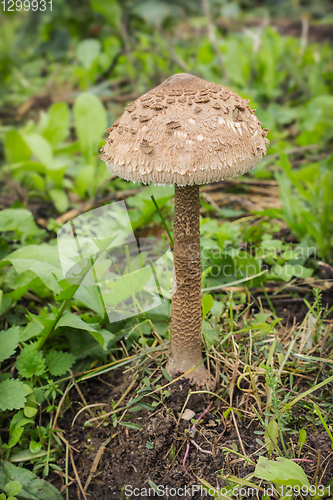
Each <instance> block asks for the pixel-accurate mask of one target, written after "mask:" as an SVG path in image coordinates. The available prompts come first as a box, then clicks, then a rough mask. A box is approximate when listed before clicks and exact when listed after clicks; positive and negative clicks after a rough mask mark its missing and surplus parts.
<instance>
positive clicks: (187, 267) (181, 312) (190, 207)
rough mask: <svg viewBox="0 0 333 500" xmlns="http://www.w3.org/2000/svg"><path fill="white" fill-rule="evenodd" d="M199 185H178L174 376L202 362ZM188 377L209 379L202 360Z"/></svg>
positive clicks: (201, 382)
mask: <svg viewBox="0 0 333 500" xmlns="http://www.w3.org/2000/svg"><path fill="white" fill-rule="evenodd" d="M199 216H200V198H199V186H177V185H176V186H175V216H174V284H173V286H174V290H173V292H174V293H173V297H172V317H171V348H170V356H169V362H168V365H167V370H168V372H169V373H170V375H171V376H172V377H176V376H177V375H179V374H180V373H185V372H186V371H188V370H190V369H191V368H193V367H194V366H196V365H198V364H199V363H200V362H201V361H202V353H201V316H202V313H201V259H200V226H199ZM187 377H188V378H189V379H191V380H192V381H193V382H194V383H195V384H196V385H197V386H204V385H205V384H206V383H207V382H208V373H207V370H206V368H205V366H204V364H203V363H202V364H201V365H199V366H198V367H197V368H195V369H194V370H193V371H192V372H190V373H189V374H188V375H187Z"/></svg>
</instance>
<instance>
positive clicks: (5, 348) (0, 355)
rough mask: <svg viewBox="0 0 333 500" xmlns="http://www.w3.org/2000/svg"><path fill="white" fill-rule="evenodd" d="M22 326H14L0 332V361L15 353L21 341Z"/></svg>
mask: <svg viewBox="0 0 333 500" xmlns="http://www.w3.org/2000/svg"><path fill="white" fill-rule="evenodd" d="M19 338H20V327H18V326H13V327H12V328H8V330H6V331H5V330H2V331H1V332H0V345H1V351H0V363H1V362H2V361H4V360H5V359H7V358H10V356H12V354H14V352H15V350H16V347H17V345H18V343H19Z"/></svg>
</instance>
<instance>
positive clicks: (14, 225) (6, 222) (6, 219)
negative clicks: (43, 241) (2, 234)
mask: <svg viewBox="0 0 333 500" xmlns="http://www.w3.org/2000/svg"><path fill="white" fill-rule="evenodd" d="M0 231H15V232H16V234H17V235H18V236H23V238H26V237H28V236H33V235H35V234H37V233H38V232H39V229H38V227H37V226H36V224H35V220H34V217H33V215H32V213H31V212H30V211H29V210H26V209H25V208H7V209H6V210H2V211H1V212H0Z"/></svg>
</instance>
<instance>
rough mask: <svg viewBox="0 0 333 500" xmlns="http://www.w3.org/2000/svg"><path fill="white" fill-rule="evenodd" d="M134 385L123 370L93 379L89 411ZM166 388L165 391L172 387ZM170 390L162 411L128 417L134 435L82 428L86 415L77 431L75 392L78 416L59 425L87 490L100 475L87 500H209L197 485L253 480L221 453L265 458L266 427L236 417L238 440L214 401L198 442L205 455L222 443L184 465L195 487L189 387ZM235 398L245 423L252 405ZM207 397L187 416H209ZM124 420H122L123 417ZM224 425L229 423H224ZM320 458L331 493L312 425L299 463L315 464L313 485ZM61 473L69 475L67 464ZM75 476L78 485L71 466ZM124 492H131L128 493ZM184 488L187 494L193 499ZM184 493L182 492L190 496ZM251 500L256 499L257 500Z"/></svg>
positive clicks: (330, 465)
mask: <svg viewBox="0 0 333 500" xmlns="http://www.w3.org/2000/svg"><path fill="white" fill-rule="evenodd" d="M130 382H131V380H130V372H128V373H127V374H124V373H122V370H121V369H119V370H118V371H115V372H111V373H109V374H108V375H107V376H106V377H105V376H103V380H101V379H100V380H98V379H97V378H95V379H91V380H90V381H88V382H87V383H83V384H81V385H80V387H81V390H82V391H83V394H84V397H85V398H86V400H87V402H88V404H96V403H111V401H112V400H114V401H116V402H117V401H118V400H119V399H120V397H121V396H122V394H123V393H124V391H125V390H126V388H127V387H128V385H129V384H130ZM164 382H165V383H167V380H165V381H164ZM161 384H163V382H161ZM134 387H135V386H134ZM172 387H173V389H172V392H171V389H170V387H169V388H168V389H170V392H171V394H170V396H169V397H168V398H166V399H165V400H164V401H163V404H160V405H159V406H158V407H157V408H156V410H154V411H148V410H141V411H138V412H135V413H129V412H127V414H126V417H125V418H126V421H130V422H133V423H136V424H139V425H140V426H141V429H140V430H133V429H130V428H127V427H124V426H121V425H118V426H117V427H113V426H112V424H111V422H110V420H108V419H106V421H105V422H104V424H103V423H101V422H103V421H102V420H98V421H97V424H98V427H97V426H96V427H86V426H84V423H85V422H86V421H87V420H89V419H90V418H91V416H90V415H89V414H88V413H87V412H86V411H85V412H82V413H80V415H79V416H78V418H77V419H76V420H75V423H74V425H73V428H71V427H72V421H73V419H74V417H75V415H76V413H77V412H78V411H79V409H80V408H82V406H83V405H82V404H81V403H80V402H74V401H73V399H74V400H80V399H81V397H80V396H79V395H78V393H75V392H74V391H75V389H73V392H72V393H71V400H72V405H71V408H70V409H71V410H72V411H70V410H69V409H67V411H66V412H65V413H64V414H63V416H62V417H61V418H59V421H58V426H59V427H60V428H61V429H62V430H63V431H64V437H66V439H67V440H68V441H69V443H70V445H71V446H72V447H74V450H73V456H74V461H75V466H76V469H77V473H78V476H79V478H80V481H81V484H82V487H83V488H84V486H85V484H86V481H87V479H88V476H89V474H90V472H91V470H95V472H94V473H93V475H92V480H91V482H90V484H89V486H88V488H87V499H89V500H110V499H116V500H120V499H123V500H125V499H127V498H133V499H134V498H140V499H144V498H150V497H156V498H162V499H169V498H170V499H171V498H177V499H178V498H179V499H184V500H185V499H186V500H187V499H191V500H193V499H194V500H195V499H199V498H202V497H203V496H204V492H203V490H202V491H200V490H199V491H195V488H194V485H200V481H199V478H200V479H203V480H205V481H207V482H208V483H210V484H211V485H212V486H213V487H217V486H219V487H220V488H222V487H223V486H225V484H226V483H225V482H224V481H223V479H222V478H221V477H220V476H221V474H222V473H223V474H232V475H235V476H237V477H238V478H243V477H245V476H246V475H247V474H249V473H251V472H253V470H254V467H253V466H252V465H251V464H246V463H245V462H244V460H242V459H239V457H238V456H236V455H235V454H232V453H229V454H228V453H226V452H225V451H223V450H222V448H223V447H225V448H232V449H233V450H234V451H238V452H239V453H242V448H241V443H240V440H241V442H242V444H243V447H244V449H245V452H246V454H247V456H248V457H250V458H251V460H253V461H254V462H256V461H257V459H258V457H259V455H260V450H261V452H262V449H261V445H260V444H258V442H257V441H256V438H262V436H257V435H256V434H254V431H255V430H258V429H260V427H258V424H257V422H256V421H255V420H252V421H251V420H249V419H247V418H245V419H244V420H241V419H240V418H239V417H237V426H238V430H239V434H240V436H239V437H238V435H237V432H236V429H235V425H234V422H233V419H232V416H231V414H229V417H228V418H227V424H226V427H225V426H224V424H223V423H220V422H217V421H216V419H218V418H220V417H221V414H222V412H223V411H225V410H226V409H227V408H228V405H227V403H223V402H222V401H220V400H214V401H213V404H212V407H211V409H210V410H209V412H208V413H207V414H206V415H205V416H204V419H203V422H202V423H201V424H199V425H198V426H197V433H196V435H195V438H194V439H195V441H196V443H197V444H199V445H200V446H201V447H202V449H204V450H212V449H213V447H214V441H216V440H218V441H217V443H216V452H215V455H214V456H213V455H211V454H206V453H203V452H201V451H199V450H197V449H196V448H195V447H194V446H193V445H191V448H190V452H189V456H188V458H187V460H186V468H187V471H188V472H189V474H190V475H191V476H192V477H194V479H191V478H190V477H188V476H186V474H185V473H184V470H183V466H182V463H183V459H184V454H185V450H186V445H187V443H188V437H187V436H188V434H187V432H186V431H187V429H190V427H191V423H189V422H188V421H185V420H180V423H179V426H177V421H178V414H179V412H180V411H181V410H182V407H183V404H184V402H185V399H186V396H187V394H188V390H189V388H190V387H189V385H188V383H187V382H185V383H179V382H178V385H177V384H173V385H172ZM237 391H238V390H237ZM237 391H236V392H235V394H234V405H235V406H237V407H238V408H239V411H241V412H242V413H243V415H247V414H248V412H247V409H250V406H251V400H250V401H249V400H248V399H246V398H244V397H243V398H242V397H241V396H242V393H241V392H240V391H239V393H237ZM205 396H206V395H202V394H200V395H197V394H195V395H192V396H191V397H190V400H189V402H188V404H187V408H189V409H191V410H193V411H194V412H195V419H197V418H198V417H199V416H200V415H201V414H202V413H203V412H204V410H205V409H206V408H207V406H208V404H209V399H208V398H206V397H205ZM128 400H129V399H128V398H126V399H125V401H123V402H122V403H121V405H124V404H125V403H126V401H128ZM144 401H145V402H148V403H152V401H153V399H152V398H151V397H150V398H149V397H148V398H146V399H145V400H144ZM102 409H103V410H104V411H106V412H108V411H111V410H112V408H111V404H110V406H107V407H105V406H104V407H102ZM92 410H93V411H94V412H95V413H96V415H100V414H101V413H100V410H99V409H98V408H97V411H96V408H92ZM118 415H121V413H119V414H118ZM303 416H304V415H302V410H300V412H299V411H298V414H297V415H296V414H295V415H293V418H292V419H291V421H290V422H289V424H288V425H289V427H290V428H292V427H293V425H294V424H296V423H297V425H298V427H299V424H300V422H302V419H303ZM124 421H125V420H124ZM296 421H297V422H296ZM221 422H223V418H222V420H221ZM301 426H302V424H301ZM219 438H220V439H219ZM290 439H291V440H292V443H293V445H292V446H293V448H294V451H295V455H294V456H296V457H297V456H298V455H297V452H298V444H297V439H298V435H297V434H295V435H292V436H291V435H287V436H286V440H287V442H288V443H289V446H290ZM107 440H108V442H107V444H106V446H105V448H104V452H103V454H101V456H100V458H99V459H98V458H96V457H97V456H98V455H99V450H100V448H101V446H102V445H103V443H105V442H106V441H107ZM172 454H173V455H172ZM318 456H320V469H319V471H318V474H317V477H318V480H319V481H320V484H323V485H326V484H327V483H328V482H329V480H330V479H331V478H332V475H333V453H332V449H331V442H330V439H329V438H328V436H327V434H326V432H325V430H324V429H323V427H320V431H319V432H317V431H316V429H315V427H311V425H310V426H308V427H307V440H306V444H305V445H304V447H303V450H302V452H301V458H302V459H304V458H306V459H310V460H312V461H313V462H301V463H300V465H302V468H303V469H304V471H305V472H306V474H307V476H308V478H309V479H310V482H311V480H312V479H313V477H314V475H315V471H316V469H317V462H318ZM172 458H173V460H172ZM94 461H95V463H94ZM59 465H60V466H61V467H63V468H65V459H64V458H63V459H62V460H61V461H60V463H59ZM69 476H70V478H73V479H75V474H74V471H73V469H72V466H71V464H70V463H69ZM52 482H53V484H55V485H56V486H57V487H58V488H59V489H61V488H62V486H63V479H62V480H61V479H60V477H59V476H57V477H56V476H55V473H54V477H53V481H52ZM153 484H155V485H157V486H159V487H160V493H162V494H159V495H157V494H155V495H154V491H153V488H152V487H153ZM126 485H127V489H126V490H125V489H124V488H125V487H126ZM192 486H193V490H192ZM167 487H168V488H169V492H168V490H167ZM185 487H187V488H188V490H187V492H186V491H185ZM134 488H138V490H134ZM171 488H175V490H170V489H171ZM149 489H150V491H149ZM180 489H184V492H182V491H181V490H180ZM62 491H63V490H62ZM126 493H127V494H126ZM259 497H260V495H259ZM80 498H83V497H82V495H81V494H80V491H79V487H78V483H77V481H76V480H74V481H73V483H72V484H71V486H70V487H69V500H77V499H80ZM246 498H249V499H251V498H252V496H247V497H246ZM253 498H257V497H253Z"/></svg>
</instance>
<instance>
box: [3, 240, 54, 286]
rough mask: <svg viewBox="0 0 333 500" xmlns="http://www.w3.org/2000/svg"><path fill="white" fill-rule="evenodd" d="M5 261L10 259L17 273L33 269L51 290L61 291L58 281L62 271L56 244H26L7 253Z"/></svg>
mask: <svg viewBox="0 0 333 500" xmlns="http://www.w3.org/2000/svg"><path fill="white" fill-rule="evenodd" d="M6 261H10V262H11V263H12V264H13V266H14V267H15V269H16V271H17V272H19V273H24V272H26V271H33V272H34V273H35V274H36V275H37V276H39V278H40V279H41V281H42V282H43V283H44V285H45V286H47V288H49V289H50V290H52V292H54V293H56V294H59V293H60V292H61V290H62V289H61V287H60V286H59V284H58V281H59V280H61V279H62V278H63V273H62V271H61V269H60V261H59V254H58V249H57V247H56V246H52V245H48V244H41V245H27V246H24V247H21V248H19V249H18V250H15V252H12V253H11V254H10V255H8V256H7V257H6ZM55 276H56V278H57V279H56V278H55Z"/></svg>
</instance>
